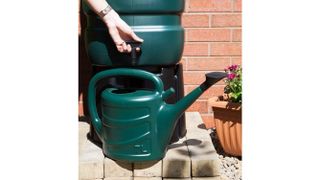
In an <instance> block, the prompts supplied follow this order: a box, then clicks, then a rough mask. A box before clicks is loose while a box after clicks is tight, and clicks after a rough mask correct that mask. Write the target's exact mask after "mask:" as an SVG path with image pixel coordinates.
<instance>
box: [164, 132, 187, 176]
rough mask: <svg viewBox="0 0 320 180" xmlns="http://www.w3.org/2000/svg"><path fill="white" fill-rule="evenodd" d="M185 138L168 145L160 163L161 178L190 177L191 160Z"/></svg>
mask: <svg viewBox="0 0 320 180" xmlns="http://www.w3.org/2000/svg"><path fill="white" fill-rule="evenodd" d="M185 141H186V138H182V139H180V140H179V141H178V142H176V143H173V144H171V145H169V147H168V151H167V153H166V156H165V157H164V158H163V163H162V176H163V177H171V178H175V177H177V178H183V177H191V171H190V170H191V160H190V157H189V151H188V148H187V144H186V142H185Z"/></svg>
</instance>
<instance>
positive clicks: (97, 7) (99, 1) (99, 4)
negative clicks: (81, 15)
mask: <svg viewBox="0 0 320 180" xmlns="http://www.w3.org/2000/svg"><path fill="white" fill-rule="evenodd" d="M85 1H86V2H87V3H88V5H89V6H90V7H91V9H92V10H93V11H94V12H95V13H97V14H99V12H100V11H101V10H103V9H104V8H106V7H107V6H108V3H107V1H106V0H85Z"/></svg>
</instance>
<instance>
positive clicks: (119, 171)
mask: <svg viewBox="0 0 320 180" xmlns="http://www.w3.org/2000/svg"><path fill="white" fill-rule="evenodd" d="M132 166H133V165H132V163H128V162H121V161H114V160H112V159H109V158H107V157H106V158H105V159H104V174H105V177H130V176H133V172H132V170H133V168H132Z"/></svg>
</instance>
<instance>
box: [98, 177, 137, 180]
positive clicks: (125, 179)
mask: <svg viewBox="0 0 320 180" xmlns="http://www.w3.org/2000/svg"><path fill="white" fill-rule="evenodd" d="M103 180H133V177H106V178H104V179H103Z"/></svg>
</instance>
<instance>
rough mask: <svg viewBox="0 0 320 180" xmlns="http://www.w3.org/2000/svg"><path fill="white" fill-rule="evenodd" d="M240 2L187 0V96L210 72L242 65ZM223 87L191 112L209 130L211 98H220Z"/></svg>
mask: <svg viewBox="0 0 320 180" xmlns="http://www.w3.org/2000/svg"><path fill="white" fill-rule="evenodd" d="M241 17H242V12H241V0H186V4H185V12H184V13H183V15H182V25H183V27H184V28H185V31H186V34H185V48H184V52H183V57H182V62H183V64H184V83H185V93H186V94H187V93H189V92H190V91H191V90H192V89H194V88H195V87H197V86H198V85H199V84H201V83H202V82H203V81H204V79H205V76H204V74H205V73H207V72H210V71H223V69H224V68H225V67H226V66H228V65H231V64H241V29H242V28H241V24H242V22H241ZM223 88H224V83H223V81H220V82H219V83H218V84H217V85H214V86H212V87H211V88H210V89H208V90H207V92H205V93H204V94H203V95H202V96H201V97H200V98H199V99H198V100H197V101H196V102H195V103H194V104H193V105H192V106H191V107H190V108H189V109H188V111H198V112H200V114H201V116H202V119H203V121H204V123H205V124H206V126H207V127H214V123H213V115H212V111H211V109H210V107H208V105H207V100H208V98H210V97H212V96H215V95H221V94H222V93H223Z"/></svg>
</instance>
